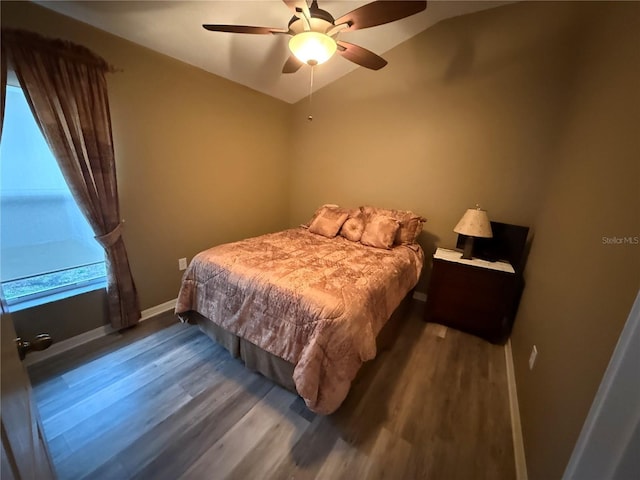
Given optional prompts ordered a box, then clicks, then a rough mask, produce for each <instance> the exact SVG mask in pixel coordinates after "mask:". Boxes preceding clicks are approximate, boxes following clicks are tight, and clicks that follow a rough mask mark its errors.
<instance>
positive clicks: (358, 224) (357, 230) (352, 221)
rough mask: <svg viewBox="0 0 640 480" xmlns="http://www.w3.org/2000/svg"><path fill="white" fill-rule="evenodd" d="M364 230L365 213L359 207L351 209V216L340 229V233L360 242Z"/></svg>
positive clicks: (348, 238)
mask: <svg viewBox="0 0 640 480" xmlns="http://www.w3.org/2000/svg"><path fill="white" fill-rule="evenodd" d="M362 232H364V215H363V214H362V212H361V211H360V209H359V208H354V209H353V210H350V211H349V217H348V218H347V220H346V221H345V222H344V224H343V225H342V228H341V229H340V235H341V236H342V237H344V238H346V239H347V240H351V241H352V242H359V241H360V237H362Z"/></svg>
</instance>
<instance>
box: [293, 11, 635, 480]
mask: <svg viewBox="0 0 640 480" xmlns="http://www.w3.org/2000/svg"><path fill="white" fill-rule="evenodd" d="M639 7H640V5H638V4H633V3H627V4H622V5H619V4H610V5H606V4H604V5H603V4H595V3H584V2H575V3H542V2H540V3H538V2H535V3H533V2H532V3H518V4H514V5H509V6H506V7H502V8H499V9H495V10H490V11H486V12H480V13H477V14H474V15H469V16H465V17H460V18H454V19H451V20H448V21H445V22H443V23H441V24H438V25H436V26H434V27H433V28H431V29H429V30H427V31H425V32H423V33H422V34H420V35H418V36H417V37H414V38H413V39H411V40H409V41H408V42H406V43H404V44H402V45H400V46H398V47H396V48H395V49H393V50H391V51H390V52H388V53H387V54H385V55H384V56H385V58H386V59H387V60H388V61H389V65H388V66H387V67H386V68H385V69H383V70H381V71H379V72H370V71H367V70H364V69H359V70H357V71H355V72H353V73H351V74H349V75H348V76H346V77H344V78H343V79H341V80H339V81H338V82H336V83H334V84H332V85H330V86H328V87H325V88H324V89H322V90H321V91H319V92H318V93H317V94H314V97H313V110H312V113H313V117H314V120H313V122H307V121H306V120H305V118H306V116H307V114H308V112H309V106H308V102H307V101H305V100H303V101H301V102H299V103H298V104H296V105H295V117H294V122H293V127H292V129H293V134H294V135H293V140H292V141H293V142H294V143H293V152H294V156H293V157H292V196H291V207H290V208H291V220H292V223H296V222H300V221H304V220H305V219H307V218H308V216H309V214H310V212H312V211H313V209H314V208H315V207H316V206H318V205H319V204H322V203H325V202H331V203H339V204H344V205H360V204H365V203H370V204H375V205H379V206H389V207H399V208H409V209H412V210H414V211H416V212H419V213H421V214H422V215H424V216H425V217H427V218H428V219H429V222H428V223H427V224H426V225H425V229H426V233H425V234H424V235H423V237H422V239H421V241H422V243H423V245H424V246H425V247H426V248H427V250H429V251H431V250H432V249H433V248H434V246H436V245H437V246H445V247H451V246H453V245H454V242H455V234H454V233H453V232H452V228H453V226H454V225H455V223H456V222H457V220H458V219H459V218H460V216H461V215H462V213H463V212H464V210H465V209H466V208H468V207H470V206H473V204H474V203H476V202H479V203H480V204H481V205H482V206H483V207H485V208H486V209H487V210H488V212H489V216H490V217H491V218H492V219H495V220H499V221H505V222H511V223H518V224H524V225H529V226H531V227H532V233H533V242H532V245H533V251H532V255H531V258H530V260H529V264H528V266H527V272H526V273H527V275H526V277H527V287H526V289H525V297H524V300H523V304H522V308H521V311H520V314H519V316H518V319H517V320H516V325H515V332H514V335H513V350H514V360H515V363H516V372H517V382H518V388H519V395H520V406H521V413H522V419H523V429H524V441H525V447H526V454H527V459H528V466H529V473H530V475H529V478H531V479H534V480H535V479H541V480H542V479H544V480H546V479H550V478H560V477H561V475H562V472H563V469H564V466H565V465H566V462H567V461H568V458H569V455H570V453H571V451H572V448H573V445H574V443H575V441H576V439H577V436H578V434H579V431H580V428H581V426H582V423H583V421H584V418H585V416H586V413H587V410H588V408H589V406H590V404H591V401H592V399H593V396H594V394H595V391H596V389H597V386H598V383H599V381H600V378H601V377H602V374H603V372H604V369H605V368H606V365H607V362H608V359H609V357H610V355H611V353H612V351H613V347H614V344H615V341H616V339H617V337H618V335H619V333H620V331H621V327H622V324H623V322H624V320H625V318H626V315H627V313H628V311H629V309H630V307H631V304H632V301H633V298H634V296H635V292H636V291H637V289H638V286H639V283H640V281H639V278H638V277H639V275H640V268H639V267H640V264H639V262H640V246H622V247H605V246H603V245H602V239H601V237H602V236H607V235H609V236H616V235H618V236H638V235H640V228H639V225H638V221H639V220H640V215H639V208H640V202H639V195H640V186H639V184H638V181H639V179H640V175H639V171H638V166H639V165H640V162H638V159H639V158H640V148H639V146H638V138H639V137H638V130H637V128H638V125H639V124H640V122H639V120H640V119H639V118H638V114H639V112H640V106H639V105H638V85H640V78H638V64H639V61H640V59H639V57H638V45H640V38H638V32H640V22H639V21H638V10H639ZM632 32H633V33H632ZM338 61H340V59H338ZM427 269H428V267H427ZM426 276H428V271H427V275H426ZM420 288H421V289H424V288H426V279H425V280H423V283H422V285H421V287H420ZM534 343H535V344H536V345H537V346H538V349H539V351H540V354H539V359H538V364H537V366H536V368H535V369H534V371H533V372H529V370H528V367H527V360H528V355H529V352H530V350H531V347H532V345H533V344H534Z"/></svg>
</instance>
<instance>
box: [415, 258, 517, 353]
mask: <svg viewBox="0 0 640 480" xmlns="http://www.w3.org/2000/svg"><path fill="white" fill-rule="evenodd" d="M461 257H462V253H461V252H457V251H454V250H446V249H444V248H438V249H437V250H436V252H435V254H434V255H433V269H432V271H431V280H430V283H429V292H428V294H427V306H426V310H425V320H427V321H429V322H436V323H441V324H443V325H446V326H449V327H453V328H457V329H459V330H463V331H466V332H469V333H472V334H474V335H477V336H479V337H482V338H484V339H486V340H489V341H490V342H492V343H504V342H506V340H507V338H508V337H509V334H510V333H511V326H512V325H513V320H514V317H515V314H516V310H517V308H518V302H519V300H520V295H521V293H522V288H523V282H522V277H521V276H520V275H518V274H516V272H515V270H514V268H513V267H512V265H511V264H510V263H508V262H488V261H485V260H480V259H477V258H474V259H472V260H464V259H462V258H461Z"/></svg>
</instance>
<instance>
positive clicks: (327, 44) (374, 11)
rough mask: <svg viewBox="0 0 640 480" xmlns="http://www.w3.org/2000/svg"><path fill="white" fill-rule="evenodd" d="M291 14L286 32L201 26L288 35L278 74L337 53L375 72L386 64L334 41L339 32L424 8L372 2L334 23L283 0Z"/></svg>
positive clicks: (301, 0)
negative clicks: (286, 50) (283, 57)
mask: <svg viewBox="0 0 640 480" xmlns="http://www.w3.org/2000/svg"><path fill="white" fill-rule="evenodd" d="M283 1H284V3H285V4H286V5H287V6H288V7H289V8H290V9H291V11H292V12H293V17H291V20H289V24H288V26H287V28H270V27H252V26H249V25H209V24H207V25H202V26H203V27H204V28H205V29H207V30H210V31H212V32H229V33H250V34H258V35H268V34H273V35H290V36H291V39H290V40H289V49H290V50H291V52H292V54H291V55H290V56H289V58H288V59H287V61H286V62H285V64H284V66H283V68H282V73H294V72H297V71H298V70H299V69H300V67H302V65H303V64H305V63H306V64H308V65H311V66H314V65H318V64H320V63H323V62H325V61H327V60H329V58H331V57H332V56H333V54H334V53H338V55H341V56H342V57H343V58H346V59H347V60H349V61H351V62H353V63H356V64H358V65H361V66H363V67H365V68H370V69H372V70H379V69H381V68H382V67H384V66H385V65H386V64H387V61H386V60H385V59H384V58H382V57H380V56H378V55H376V54H375V53H373V52H371V51H369V50H367V49H366V48H363V47H360V46H358V45H354V44H353V43H349V42H345V41H342V40H338V38H337V37H338V34H340V33H341V32H351V31H353V30H360V29H363V28H369V27H375V26H377V25H383V24H385V23H390V22H394V21H396V20H400V19H402V18H406V17H409V16H411V15H414V14H416V13H419V12H421V11H423V10H424V9H425V8H427V2H426V1H417V0H408V1H401V0H397V1H393V0H391V1H375V2H371V3H368V4H366V5H363V6H362V7H359V8H356V9H355V10H353V11H351V12H349V13H347V14H345V15H343V16H341V17H339V18H338V19H337V20H336V19H334V18H333V16H332V15H331V14H330V13H329V12H327V11H326V10H322V9H320V8H319V7H318V2H317V0H313V1H312V2H311V5H307V2H306V0H283Z"/></svg>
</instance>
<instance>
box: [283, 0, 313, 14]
mask: <svg viewBox="0 0 640 480" xmlns="http://www.w3.org/2000/svg"><path fill="white" fill-rule="evenodd" d="M282 1H283V2H284V3H286V4H287V7H289V9H290V10H291V11H292V12H293V14H294V15H295V14H296V11H297V9H298V8H299V9H300V10H302V11H303V12H304V14H305V15H306V17H307V18H309V17H310V16H311V14H310V13H309V5H307V2H306V0H282Z"/></svg>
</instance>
